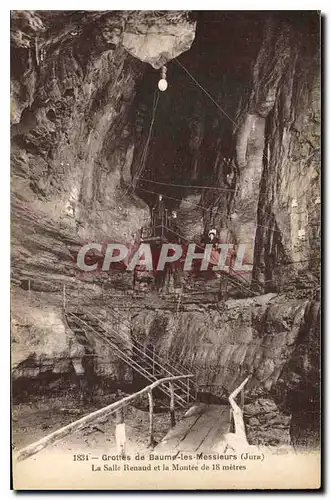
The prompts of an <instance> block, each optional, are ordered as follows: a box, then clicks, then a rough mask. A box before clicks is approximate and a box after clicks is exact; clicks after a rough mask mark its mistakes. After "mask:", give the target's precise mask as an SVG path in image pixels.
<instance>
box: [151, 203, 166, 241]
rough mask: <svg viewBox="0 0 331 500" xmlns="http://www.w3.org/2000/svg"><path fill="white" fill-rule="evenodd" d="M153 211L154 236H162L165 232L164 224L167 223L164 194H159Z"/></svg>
mask: <svg viewBox="0 0 331 500" xmlns="http://www.w3.org/2000/svg"><path fill="white" fill-rule="evenodd" d="M152 211H153V215H152V225H153V233H154V236H161V235H162V234H163V231H162V229H163V227H162V226H163V225H164V224H165V205H164V201H163V196H162V194H159V197H158V199H157V201H156V204H155V206H154V207H153V209H152Z"/></svg>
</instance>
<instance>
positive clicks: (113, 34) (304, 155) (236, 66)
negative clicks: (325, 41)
mask: <svg viewBox="0 0 331 500" xmlns="http://www.w3.org/2000/svg"><path fill="white" fill-rule="evenodd" d="M167 12H168V11H167ZM167 12H163V13H159V12H157V11H153V12H149V11H144V12H139V11H137V12H132V11H125V12H124V11H123V12H97V11H93V12H85V11H76V12H73V11H65V12H60V11H59V12H58V11H55V12H53V11H38V12H36V11H31V12H30V11H23V12H22V11H13V13H12V32H11V36H12V51H11V58H12V63H11V71H12V75H11V76H12V78H11V122H12V129H11V130H12V168H11V174H12V283H13V289H12V295H13V302H12V303H13V314H12V319H13V337H12V339H13V365H14V366H13V368H14V377H15V378H17V379H20V378H22V377H25V378H30V379H32V378H34V379H36V378H38V376H40V375H41V373H42V372H45V371H47V372H51V373H54V374H65V373H70V372H72V371H73V368H74V369H75V370H78V371H79V369H80V368H79V366H80V363H81V360H82V353H83V349H84V353H86V349H87V348H88V349H89V352H90V353H91V354H93V355H94V356H98V358H96V362H95V363H94V365H93V371H94V373H95V374H96V375H97V376H100V377H104V378H109V379H112V380H118V379H122V380H125V381H128V382H129V381H131V380H132V373H131V371H130V370H127V369H126V368H125V367H124V366H123V365H122V364H121V363H119V362H118V360H117V359H115V357H114V355H113V353H111V352H110V351H109V350H105V349H104V348H103V346H102V345H99V344H98V343H97V342H94V341H93V339H89V340H88V345H85V346H82V343H80V342H78V341H77V339H76V338H74V337H73V336H72V332H70V329H69V328H68V325H67V324H66V322H65V319H64V317H63V313H62V300H63V299H62V293H63V285H66V287H67V288H66V290H67V292H66V293H67V301H68V302H69V303H70V306H71V307H73V306H75V305H77V304H80V305H81V304H84V305H87V306H90V307H92V309H93V311H94V312H97V313H98V314H102V315H104V318H105V321H107V322H109V324H110V325H112V326H116V327H117V326H118V325H114V324H113V320H112V319H111V318H110V315H108V313H107V309H108V308H111V307H115V305H116V304H115V302H116V300H115V299H116V293H117V290H118V289H119V288H122V289H123V288H124V289H127V288H129V287H130V286H131V276H129V277H128V275H125V277H119V279H118V280H117V277H118V276H117V275H116V279H115V278H114V279H112V277H110V276H99V275H89V276H86V275H82V274H81V273H80V272H78V270H77V266H76V261H75V258H76V254H77V250H78V249H79V247H80V246H81V245H82V244H83V243H85V242H86V241H95V240H96V241H98V242H103V241H109V240H111V241H125V242H126V241H128V238H131V235H132V234H136V233H137V232H138V230H140V228H141V226H143V225H145V224H146V223H147V224H148V223H149V220H150V207H151V206H152V205H153V204H154V203H155V198H156V196H157V194H158V193H162V194H163V195H164V196H165V199H166V204H167V207H168V209H169V210H171V209H173V208H176V209H177V210H178V221H179V230H180V231H181V233H182V234H183V236H184V237H186V238H188V239H189V240H190V241H194V240H197V241H198V240H200V238H201V236H202V235H203V233H204V232H205V231H206V230H207V229H208V228H210V226H215V227H216V228H217V229H218V230H219V233H220V237H221V240H222V241H226V242H230V243H234V244H235V245H238V244H240V243H245V244H247V252H246V263H250V264H252V265H253V274H252V277H250V279H251V281H252V284H253V287H255V290H256V293H257V294H258V296H257V297H256V298H254V299H251V298H250V299H248V298H246V299H241V300H233V299H230V300H228V301H227V302H225V303H220V304H218V305H217V306H215V304H212V303H211V304H209V305H206V304H205V305H203V304H199V303H198V301H197V302H196V303H193V304H192V305H191V306H186V307H185V309H184V310H183V311H180V312H178V314H177V315H176V314H174V309H173V308H170V307H169V305H167V304H166V303H163V304H162V301H161V304H160V303H158V304H156V305H153V304H154V302H153V301H154V300H156V297H155V295H156V294H155V293H154V298H153V296H151V295H148V293H147V292H148V290H149V285H146V289H147V290H146V298H145V299H144V300H143V301H138V300H135V299H133V298H132V296H131V295H127V296H125V297H124V298H123V299H119V300H123V301H124V304H123V303H122V304H121V306H122V307H123V306H124V307H125V308H126V311H125V312H124V313H123V317H124V318H126V319H127V321H128V322H129V324H130V325H131V330H132V331H131V334H132V335H133V337H135V338H139V340H140V341H142V342H144V343H146V345H148V344H153V345H155V347H156V349H157V352H159V353H160V355H161V356H164V357H165V358H167V357H169V356H170V357H173V358H174V359H175V360H176V362H178V363H180V364H183V365H185V366H187V367H188V368H189V369H191V370H193V372H196V373H197V377H198V382H199V385H200V387H201V390H204V391H205V392H207V391H208V392H210V393H212V394H213V395H214V396H220V397H223V396H226V395H227V394H228V393H229V391H231V390H232V389H233V388H234V387H235V386H236V385H237V384H238V383H239V382H240V381H241V380H242V378H244V377H245V376H246V375H247V374H251V375H252V378H251V380H250V382H249V386H248V392H247V394H248V396H247V397H248V399H247V401H246V407H245V412H246V416H247V422H248V430H249V432H250V435H251V436H252V439H253V440H255V441H256V442H258V441H259V439H266V437H265V433H264V434H263V436H264V437H263V436H261V433H260V430H261V428H263V426H265V429H273V430H272V432H271V435H270V436H269V437H268V439H269V441H270V442H272V441H273V440H278V441H279V442H283V443H286V442H288V440H289V439H290V438H291V439H292V441H293V442H296V443H297V444H298V445H300V444H302V443H303V442H306V441H307V435H308V433H310V435H313V438H312V439H313V440H315V442H317V441H318V438H317V436H318V422H319V420H318V416H319V339H318V336H319V316H318V315H319V304H318V300H317V299H318V284H319V283H318V281H319V268H318V265H319V257H320V255H319V252H320V248H319V222H320V213H319V207H320V198H319V175H320V168H319V160H320V155H319V136H320V83H319V18H318V15H317V14H315V13H309V12H308V13H300V12H299V13H298V14H288V13H270V15H269V14H268V15H267V16H266V14H265V13H263V14H262V13H244V14H243V13H213V12H210V13H201V14H200V15H199V16H200V17H199V16H198V22H197V24H196V22H195V21H192V19H191V16H190V15H188V14H187V13H186V12H185V11H181V12H179V13H178V12H177V13H174V12H171V11H169V13H168V14H167ZM215 20H216V21H217V23H216V22H215ZM134 27H135V29H134ZM179 27H180V29H179ZM234 29H235V30H236V36H233V33H234ZM180 33H181V34H182V35H180ZM169 35H171V36H169ZM172 35H174V36H172ZM194 36H195V38H194ZM193 38H194V41H193ZM170 39H173V42H172V43H171V42H170ZM137 40H138V42H139V40H141V43H140V42H139V43H137ZM161 41H162V43H161ZM192 41H193V43H192ZM87 42H88V43H87ZM159 42H160V43H159ZM191 45H192V46H191ZM190 47H191V48H190ZM215 48H216V49H215ZM188 49H190V50H188ZM182 51H186V52H185V53H184V54H183V55H182V56H181V57H180V58H178V59H177V62H169V60H170V59H172V58H173V57H174V56H176V57H177V55H178V54H179V52H182ZM132 54H133V55H132ZM137 58H138V59H137ZM142 61H145V62H142ZM166 61H168V72H167V75H168V83H169V87H168V90H167V92H164V93H162V95H160V94H161V93H159V100H158V107H157V110H156V113H157V114H156V120H155V123H154V122H153V119H154V118H153V113H152V110H153V104H154V105H155V99H156V95H157V94H156V92H155V89H156V85H157V79H158V77H159V73H158V72H156V71H155V68H159V67H160V66H161V65H163V64H164V63H165V62H166ZM146 63H148V64H146ZM194 80H195V81H194ZM206 92H207V93H208V94H209V96H208V95H206ZM152 122H153V123H154V128H153V131H152V133H150V132H151V128H150V126H151V123H152ZM149 139H150V143H149V149H148V155H147V157H146V162H145V163H144V165H143V167H144V168H143V169H141V167H142V162H141V160H142V158H143V156H144V151H145V147H146V141H147V140H149ZM138 177H140V179H138ZM170 183H172V184H176V186H169V184H170ZM194 186H207V188H208V189H201V187H199V188H194ZM116 280H117V281H116ZM119 281H121V284H120V285H119V284H118V282H119ZM115 282H116V283H115ZM107 289H108V292H109V295H107V298H108V297H109V303H107V304H105V303H104V302H105V296H106V293H105V291H106V290H107ZM289 290H290V291H289ZM284 291H288V292H289V293H287V294H286V295H285V294H284ZM266 292H268V294H267V295H264V293H266ZM98 300H100V302H98ZM156 302H157V301H156ZM193 302H194V301H193ZM93 304H95V305H93ZM108 312H109V311H108ZM123 335H124V336H123V338H124V339H127V340H128V339H129V335H130V328H129V327H126V329H125V332H124V333H123ZM98 360H99V361H98ZM105 366H106V368H105ZM307 415H310V417H309V418H307ZM289 416H291V422H290V423H289ZM303 416H304V417H303ZM307 422H308V423H307ZM268 432H269V431H268ZM290 434H291V435H290ZM314 436H315V437H314Z"/></svg>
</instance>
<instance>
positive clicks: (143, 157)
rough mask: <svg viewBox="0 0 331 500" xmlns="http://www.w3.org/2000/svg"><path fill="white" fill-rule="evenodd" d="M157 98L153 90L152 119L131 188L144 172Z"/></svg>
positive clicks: (158, 95)
mask: <svg viewBox="0 0 331 500" xmlns="http://www.w3.org/2000/svg"><path fill="white" fill-rule="evenodd" d="M159 97H160V94H159V92H158V91H157V90H155V92H154V99H153V110H152V119H151V123H150V126H149V131H148V136H147V140H146V143H145V146H144V149H143V152H142V155H141V160H140V164H139V167H138V168H137V172H136V173H135V175H134V177H133V179H132V186H133V188H135V187H136V185H137V181H138V180H139V178H140V176H141V175H142V173H143V172H144V170H145V166H146V160H147V156H148V148H149V143H150V140H151V136H152V130H153V125H154V122H155V118H156V110H157V105H158V102H159Z"/></svg>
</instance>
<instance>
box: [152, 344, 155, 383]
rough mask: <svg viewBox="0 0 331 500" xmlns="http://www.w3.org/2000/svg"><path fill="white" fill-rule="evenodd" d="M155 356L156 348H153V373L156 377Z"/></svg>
mask: <svg viewBox="0 0 331 500" xmlns="http://www.w3.org/2000/svg"><path fill="white" fill-rule="evenodd" d="M154 355H155V348H154V346H153V355H152V363H153V364H152V370H153V371H152V373H153V376H154V374H155V361H154Z"/></svg>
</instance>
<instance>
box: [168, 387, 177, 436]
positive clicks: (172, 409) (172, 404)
mask: <svg viewBox="0 0 331 500" xmlns="http://www.w3.org/2000/svg"><path fill="white" fill-rule="evenodd" d="M169 390H170V426H171V427H175V425H176V417H175V391H174V386H173V384H172V383H171V382H170V383H169Z"/></svg>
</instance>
